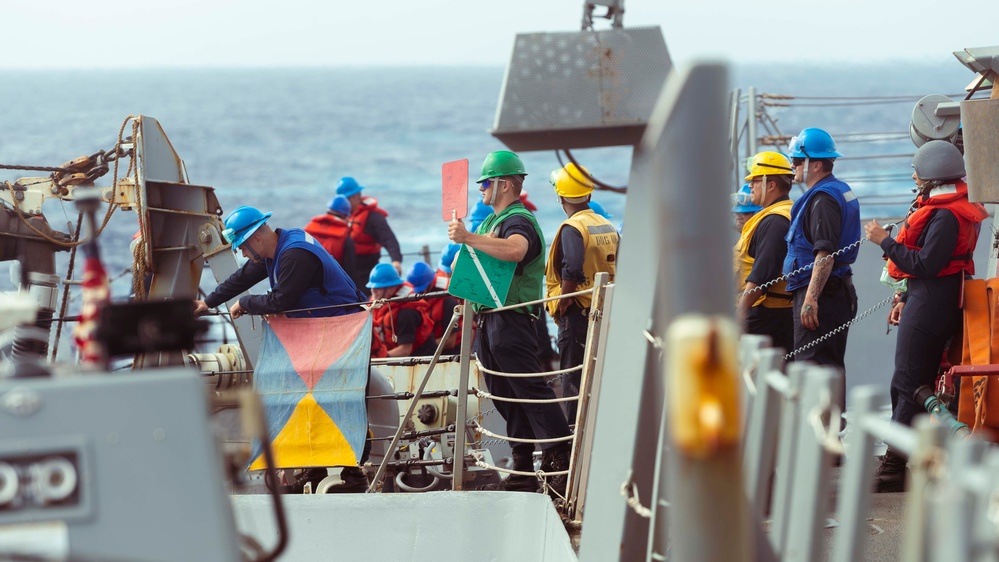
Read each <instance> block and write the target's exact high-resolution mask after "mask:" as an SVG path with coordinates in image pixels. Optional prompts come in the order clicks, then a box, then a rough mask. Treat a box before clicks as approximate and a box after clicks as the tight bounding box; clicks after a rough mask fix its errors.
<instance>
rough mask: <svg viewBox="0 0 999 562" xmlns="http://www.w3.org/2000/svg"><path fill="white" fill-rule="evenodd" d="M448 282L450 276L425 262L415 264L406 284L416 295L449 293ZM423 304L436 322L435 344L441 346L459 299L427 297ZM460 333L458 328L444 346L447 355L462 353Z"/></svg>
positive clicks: (446, 296)
mask: <svg viewBox="0 0 999 562" xmlns="http://www.w3.org/2000/svg"><path fill="white" fill-rule="evenodd" d="M445 251H447V248H445ZM448 271H450V267H448ZM448 281H449V278H448V276H446V275H444V274H443V273H442V272H441V271H440V270H437V271H434V269H433V268H432V267H430V265H429V264H427V262H424V261H418V262H416V263H414V264H413V265H412V266H411V267H410V268H409V271H408V272H407V273H406V282H407V283H409V284H410V285H412V286H413V292H414V293H435V292H442V291H447V284H448ZM423 302H425V303H426V304H427V312H428V313H429V314H430V319H431V320H433V321H434V342H435V343H436V344H440V342H441V338H443V337H444V330H445V329H446V328H447V326H448V324H450V323H451V317H452V316H454V307H456V306H458V299H456V298H454V297H452V296H451V295H444V296H437V297H430V296H426V297H424V298H423ZM460 333H461V330H460V328H457V327H456V329H455V330H453V331H452V332H451V335H450V336H449V337H448V342H447V344H445V346H444V351H443V352H444V353H445V354H448V355H450V354H454V353H458V352H459V351H460V350H458V349H456V347H457V344H458V343H459V342H460V340H459V338H458V336H459V335H460ZM435 349H436V348H435Z"/></svg>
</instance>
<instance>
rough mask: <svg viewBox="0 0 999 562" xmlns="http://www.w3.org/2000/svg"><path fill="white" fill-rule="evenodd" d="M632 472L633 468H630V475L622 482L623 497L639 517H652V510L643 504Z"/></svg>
mask: <svg viewBox="0 0 999 562" xmlns="http://www.w3.org/2000/svg"><path fill="white" fill-rule="evenodd" d="M631 473H632V471H631V469H628V477H627V478H625V479H624V482H622V483H621V497H623V498H624V500H625V501H624V503H625V504H627V506H628V507H630V508H631V509H632V511H634V512H635V513H637V514H638V516H639V517H643V518H645V519H650V518H652V510H651V509H649V508H647V507H645V506H644V505H642V501H641V500H640V499H639V497H638V484H635V482H634V481H633V480H632V479H631Z"/></svg>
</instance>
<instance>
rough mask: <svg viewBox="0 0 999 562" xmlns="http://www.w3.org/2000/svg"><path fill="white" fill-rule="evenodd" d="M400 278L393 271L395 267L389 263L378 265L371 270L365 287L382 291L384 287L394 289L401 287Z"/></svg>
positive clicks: (397, 273)
mask: <svg viewBox="0 0 999 562" xmlns="http://www.w3.org/2000/svg"><path fill="white" fill-rule="evenodd" d="M402 283H403V281H402V277H399V272H398V271H396V270H395V266H394V265H392V264H390V263H380V264H378V265H376V266H375V267H373V268H371V275H370V276H368V283H367V284H366V285H365V287H367V288H369V289H384V288H385V287H395V286H396V285H402Z"/></svg>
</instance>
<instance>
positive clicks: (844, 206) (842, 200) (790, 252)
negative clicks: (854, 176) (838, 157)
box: [783, 175, 860, 291]
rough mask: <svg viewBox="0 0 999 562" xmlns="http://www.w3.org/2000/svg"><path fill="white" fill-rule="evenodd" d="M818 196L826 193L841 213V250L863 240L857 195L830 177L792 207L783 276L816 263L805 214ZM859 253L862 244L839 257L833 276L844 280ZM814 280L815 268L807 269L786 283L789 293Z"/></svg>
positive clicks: (786, 238) (836, 259)
mask: <svg viewBox="0 0 999 562" xmlns="http://www.w3.org/2000/svg"><path fill="white" fill-rule="evenodd" d="M818 193H827V194H829V195H831V196H832V198H833V199H835V200H836V203H838V204H839V208H840V211H841V213H840V214H841V215H842V218H841V223H840V228H839V242H838V245H839V248H837V249H842V248H845V247H847V246H849V245H850V244H853V243H854V242H856V241H858V240H860V202H859V201H857V196H856V195H854V193H853V191H851V190H850V186H849V185H847V184H845V183H843V182H841V181H839V180H838V179H836V178H835V177H834V176H832V175H829V176H826V177H824V178H822V179H821V180H819V182H818V183H816V184H815V185H813V186H812V187H811V189H809V190H808V191H806V192H805V194H804V195H802V196H801V198H800V199H798V200H797V201H795V202H794V206H793V207H792V208H791V227H790V228H789V229H788V231H787V237H785V240H787V257H785V258H784V272H783V273H784V274H785V275H787V274H788V273H790V272H792V271H794V270H796V269H800V268H802V267H804V266H805V265H807V264H810V263H813V262H815V251H814V249H813V248H812V244H811V243H810V242H809V241H808V239H807V238H806V237H805V224H804V222H805V221H804V219H803V217H804V215H805V209H807V208H808V203H809V202H810V201H811V200H812V198H813V197H815V195H816V194H818ZM859 253H860V245H859V244H858V245H856V246H854V247H852V248H850V250H849V251H846V252H844V253H842V254H838V255H837V256H836V257H835V258H833V259H834V260H835V263H834V265H833V270H832V275H833V276H835V277H843V276H845V275H847V274H849V273H850V272H851V269H850V264H851V263H853V262H855V261H857V254H859ZM811 279H812V269H811V268H809V269H806V270H805V271H802V272H801V273H798V274H796V275H793V276H791V277H789V278H788V280H787V290H788V291H794V290H796V289H800V288H801V287H805V286H807V285H808V283H809V281H811Z"/></svg>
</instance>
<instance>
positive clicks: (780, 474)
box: [769, 363, 807, 557]
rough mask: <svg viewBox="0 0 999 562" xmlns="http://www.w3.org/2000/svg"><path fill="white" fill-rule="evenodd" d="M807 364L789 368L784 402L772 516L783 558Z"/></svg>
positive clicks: (773, 540)
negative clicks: (800, 395) (799, 414)
mask: <svg viewBox="0 0 999 562" xmlns="http://www.w3.org/2000/svg"><path fill="white" fill-rule="evenodd" d="M806 367H807V366H806V365H805V364H804V363H791V364H790V365H788V366H787V383H788V384H787V395H785V397H784V400H782V401H781V408H780V431H779V437H778V439H779V441H778V445H777V474H776V477H775V478H774V490H773V502H772V503H771V508H770V515H771V521H772V527H771V530H770V535H769V538H770V545H771V546H772V547H773V550H774V553H775V554H776V555H777V556H778V557H781V556H783V554H784V551H785V549H786V545H787V526H788V521H787V517H788V511H789V508H790V503H791V493H792V491H793V489H794V488H793V486H794V482H793V480H792V476H793V474H794V464H795V459H796V458H797V453H796V451H795V443H797V441H798V430H799V427H798V409H799V407H800V397H799V394H800V392H801V387H802V385H803V383H802V376H803V372H804V370H805V369H806Z"/></svg>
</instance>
